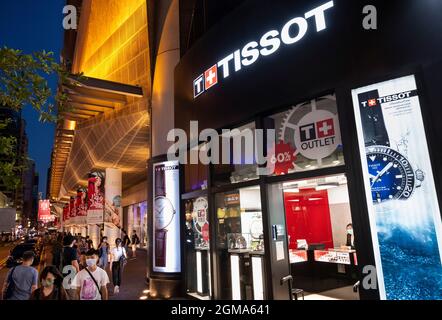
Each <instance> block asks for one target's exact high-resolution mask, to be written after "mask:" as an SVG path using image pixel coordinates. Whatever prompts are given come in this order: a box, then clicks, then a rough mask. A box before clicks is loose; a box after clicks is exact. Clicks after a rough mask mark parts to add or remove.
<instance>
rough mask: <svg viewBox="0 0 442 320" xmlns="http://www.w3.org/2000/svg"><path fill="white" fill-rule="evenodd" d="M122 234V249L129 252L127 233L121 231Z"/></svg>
mask: <svg viewBox="0 0 442 320" xmlns="http://www.w3.org/2000/svg"><path fill="white" fill-rule="evenodd" d="M122 231H123V233H124V237H123V241H122V245H123V247H124V249H126V252H128V251H129V245H130V239H129V236H128V235H127V232H126V231H124V230H122Z"/></svg>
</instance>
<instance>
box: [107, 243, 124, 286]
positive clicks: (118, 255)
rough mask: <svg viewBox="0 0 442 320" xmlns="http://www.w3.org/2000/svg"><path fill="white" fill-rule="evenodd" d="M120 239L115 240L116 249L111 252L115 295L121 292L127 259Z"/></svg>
mask: <svg viewBox="0 0 442 320" xmlns="http://www.w3.org/2000/svg"><path fill="white" fill-rule="evenodd" d="M121 243H122V241H121V239H120V238H117V239H116V240H115V245H116V247H115V248H113V249H112V251H111V259H110V264H111V267H112V282H113V283H114V294H117V293H118V292H120V286H121V276H122V273H123V266H124V261H125V259H127V253H126V249H125V248H124V247H123V246H122V245H121Z"/></svg>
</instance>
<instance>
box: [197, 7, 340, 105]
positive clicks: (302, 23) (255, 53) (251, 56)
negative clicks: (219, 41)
mask: <svg viewBox="0 0 442 320" xmlns="http://www.w3.org/2000/svg"><path fill="white" fill-rule="evenodd" d="M333 7H334V2H333V1H328V2H326V3H324V4H322V5H320V6H318V7H316V8H313V9H311V10H310V11H307V12H305V13H304V14H301V15H300V16H298V17H292V18H291V19H290V20H288V21H287V22H286V23H285V24H284V25H283V26H282V28H281V29H280V30H269V31H268V32H266V33H264V34H263V35H262V36H261V38H257V39H256V40H255V41H251V42H249V43H245V44H244V46H243V47H242V48H237V49H235V50H232V51H230V53H229V54H228V55H226V56H224V57H223V58H221V59H220V60H219V61H218V62H217V63H216V64H215V65H213V66H212V67H211V68H209V69H207V70H206V71H205V72H204V73H203V74H201V75H199V76H198V77H197V78H196V79H195V80H194V81H193V97H194V98H196V97H198V96H199V95H201V94H202V93H204V92H205V91H207V90H208V89H210V88H212V87H213V86H215V85H216V84H218V82H219V80H224V79H227V78H228V77H229V76H231V75H232V74H234V73H236V72H239V71H241V70H242V69H243V68H245V67H250V66H251V65H253V64H254V63H256V62H257V61H258V60H259V59H260V57H266V56H269V55H272V54H274V53H276V52H277V51H278V50H279V49H280V48H283V47H285V46H284V45H294V44H295V43H298V42H299V41H301V40H302V39H303V38H304V37H305V36H306V35H307V33H308V31H309V29H311V28H315V30H316V32H321V31H323V30H325V29H327V23H326V12H328V11H329V10H330V9H331V8H333ZM218 76H219V77H218Z"/></svg>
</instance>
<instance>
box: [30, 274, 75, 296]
mask: <svg viewBox="0 0 442 320" xmlns="http://www.w3.org/2000/svg"><path fill="white" fill-rule="evenodd" d="M40 283H41V287H40V288H38V289H36V290H35V291H34V292H33V293H32V295H31V297H30V298H29V299H30V300H69V299H68V295H67V293H66V290H65V289H64V288H63V285H62V284H63V275H62V274H61V273H60V271H58V270H57V268H56V267H55V266H47V267H45V268H44V269H43V271H42V272H41V275H40Z"/></svg>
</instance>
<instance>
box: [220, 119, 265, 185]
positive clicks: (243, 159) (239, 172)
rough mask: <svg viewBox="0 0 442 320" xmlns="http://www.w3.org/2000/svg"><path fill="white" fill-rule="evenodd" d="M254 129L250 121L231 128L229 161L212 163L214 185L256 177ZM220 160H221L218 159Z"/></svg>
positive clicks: (253, 124)
mask: <svg viewBox="0 0 442 320" xmlns="http://www.w3.org/2000/svg"><path fill="white" fill-rule="evenodd" d="M255 129H256V127H255V123H254V122H252V123H249V124H246V125H244V126H242V127H238V128H235V129H233V130H231V138H230V161H229V164H225V163H223V164H219V165H214V168H213V181H214V185H215V186H222V185H228V184H231V183H239V182H244V181H250V180H255V179H258V174H257V168H258V166H257V164H256V161H255V151H254V145H255ZM235 132H236V134H235ZM237 142H240V143H238V144H236V148H234V143H237ZM220 144H221V142H220ZM221 159H222V157H221ZM220 162H222V161H221V160H220Z"/></svg>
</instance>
